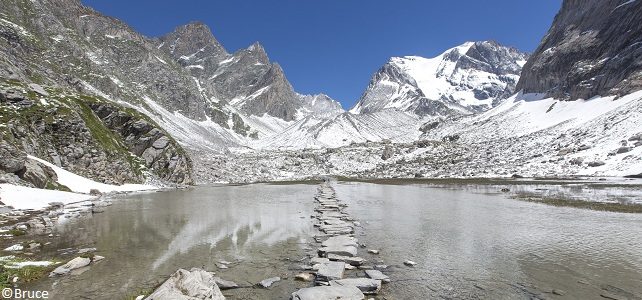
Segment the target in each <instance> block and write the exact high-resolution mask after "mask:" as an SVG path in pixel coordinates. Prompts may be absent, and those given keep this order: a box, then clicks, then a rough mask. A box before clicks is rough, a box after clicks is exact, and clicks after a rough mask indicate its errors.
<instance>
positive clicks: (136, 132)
mask: <svg viewBox="0 0 642 300" xmlns="http://www.w3.org/2000/svg"><path fill="white" fill-rule="evenodd" d="M0 124H1V126H0V137H1V139H0V143H1V144H2V146H1V147H0V148H2V150H0V157H2V160H3V161H5V163H4V164H3V165H1V166H0V171H3V172H4V173H8V174H15V175H17V176H19V177H20V178H22V179H24V180H25V181H27V182H30V183H32V184H34V185H35V186H36V187H39V188H44V187H47V184H48V183H47V180H46V178H45V179H40V178H39V177H38V176H33V174H42V173H43V172H35V171H33V170H34V169H37V168H38V166H32V165H30V163H31V164H33V162H30V161H28V160H27V159H26V155H27V154H30V155H33V156H36V157H39V158H42V159H45V160H47V161H50V162H52V163H53V164H55V165H57V166H59V167H62V168H65V169H67V170H69V171H72V172H74V173H77V174H81V175H83V176H86V177H89V178H93V179H96V180H99V181H102V182H105V183H112V184H123V183H141V182H143V181H144V180H145V179H146V177H147V176H146V175H147V174H153V176H156V177H157V178H160V179H163V180H166V181H167V182H174V183H179V184H191V183H192V178H191V161H190V159H189V157H188V156H187V155H186V153H185V152H184V150H182V149H181V147H180V146H179V145H178V144H177V143H176V141H174V140H173V139H172V138H171V137H170V136H169V135H168V134H167V133H166V132H165V131H163V130H162V129H160V128H159V126H158V125H157V124H156V123H154V122H153V121H151V120H150V119H149V118H148V117H146V116H143V115H141V114H140V113H138V112H136V111H134V110H132V109H127V108H125V107H122V106H119V105H117V104H114V103H110V102H109V101H107V100H104V99H101V98H97V97H94V96H91V95H85V94H80V93H72V92H69V91H65V90H62V89H58V88H51V87H47V88H46V89H45V88H43V87H41V86H39V85H34V84H31V85H30V86H27V85H25V84H23V83H20V82H18V81H3V82H0ZM40 168H42V167H40ZM0 173H2V172H0ZM54 182H55V180H49V184H53V183H54Z"/></svg>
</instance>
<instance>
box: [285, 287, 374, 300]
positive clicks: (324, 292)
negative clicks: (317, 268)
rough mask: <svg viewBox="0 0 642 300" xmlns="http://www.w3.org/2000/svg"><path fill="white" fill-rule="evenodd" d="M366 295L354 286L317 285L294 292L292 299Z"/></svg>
mask: <svg viewBox="0 0 642 300" xmlns="http://www.w3.org/2000/svg"><path fill="white" fill-rule="evenodd" d="M364 298H365V296H364V295H363V293H362V292H361V291H360V290H359V289H358V288H356V287H354V286H316V287H311V288H305V289H300V290H298V291H296V292H294V293H292V298H291V299H292V300H337V299H341V300H363V299H364Z"/></svg>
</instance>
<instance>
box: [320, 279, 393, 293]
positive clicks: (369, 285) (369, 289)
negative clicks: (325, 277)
mask: <svg viewBox="0 0 642 300" xmlns="http://www.w3.org/2000/svg"><path fill="white" fill-rule="evenodd" d="M330 286H354V287H356V288H358V289H359V290H360V291H361V292H362V293H364V294H377V293H379V290H381V280H375V279H370V278H346V279H341V280H332V281H330Z"/></svg>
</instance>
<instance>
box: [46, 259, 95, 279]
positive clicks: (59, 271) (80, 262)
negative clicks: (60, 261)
mask: <svg viewBox="0 0 642 300" xmlns="http://www.w3.org/2000/svg"><path fill="white" fill-rule="evenodd" d="M89 264H91V259H90V258H87V257H76V258H74V259H72V260H70V261H69V262H67V263H66V264H64V265H62V266H60V267H57V268H56V269H55V270H53V271H52V272H51V274H49V277H53V276H61V275H67V274H69V273H70V272H71V271H73V270H76V269H80V268H84V267H86V266H88V265H89Z"/></svg>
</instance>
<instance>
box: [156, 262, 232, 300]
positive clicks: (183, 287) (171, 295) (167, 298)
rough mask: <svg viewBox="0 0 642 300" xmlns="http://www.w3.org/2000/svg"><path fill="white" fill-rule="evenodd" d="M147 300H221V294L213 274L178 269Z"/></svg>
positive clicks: (199, 270) (203, 271) (195, 269)
mask: <svg viewBox="0 0 642 300" xmlns="http://www.w3.org/2000/svg"><path fill="white" fill-rule="evenodd" d="M145 299H147V300H197V299H209V300H222V299H225V296H223V293H221V290H220V289H219V287H218V285H217V284H216V278H215V277H214V274H212V273H210V272H207V271H205V270H202V269H198V268H193V269H191V270H190V271H187V270H184V269H179V270H178V271H176V272H174V274H172V276H170V277H169V279H167V280H166V281H165V282H164V283H163V284H161V286H159V287H158V288H157V289H156V290H155V291H154V292H153V293H152V294H151V295H149V296H148V297H147V298H145Z"/></svg>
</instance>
